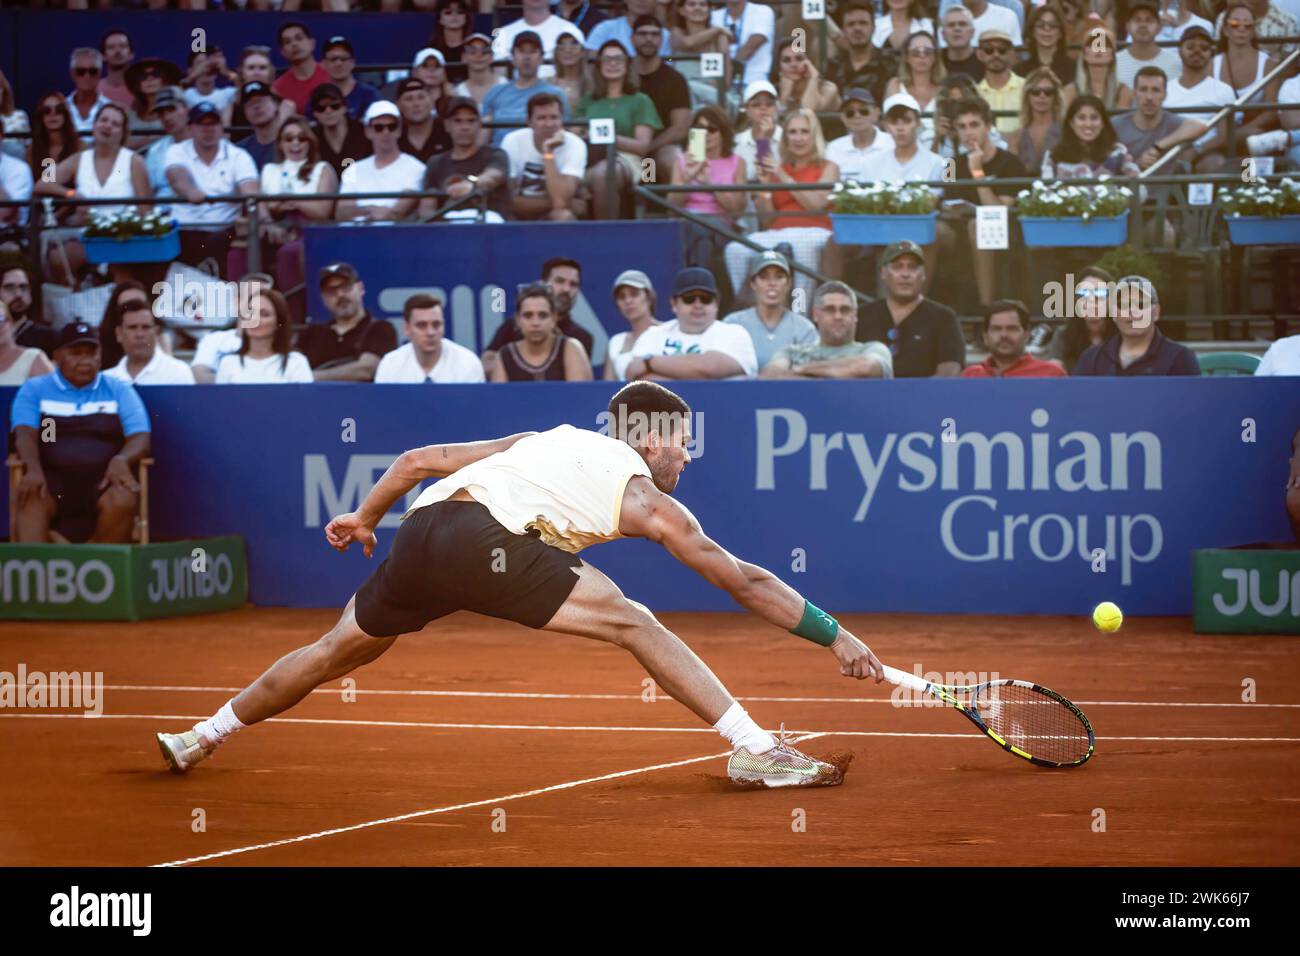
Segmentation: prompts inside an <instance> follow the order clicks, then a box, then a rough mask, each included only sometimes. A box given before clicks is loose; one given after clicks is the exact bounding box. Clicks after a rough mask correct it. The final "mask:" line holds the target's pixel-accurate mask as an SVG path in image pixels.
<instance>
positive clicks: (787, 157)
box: [726, 109, 840, 293]
mask: <svg viewBox="0 0 1300 956" xmlns="http://www.w3.org/2000/svg"><path fill="white" fill-rule="evenodd" d="M780 154H781V155H780V164H779V165H778V163H777V159H776V157H774V156H772V155H770V154H769V155H767V156H766V157H764V158H763V159H761V160H759V163H758V178H759V181H760V182H762V183H764V184H765V185H767V186H768V187H769V189H770V188H771V187H772V186H776V185H779V184H782V183H826V184H828V185H829V184H831V183H834V182H836V181H837V180H838V179H839V176H840V170H839V167H838V166H836V165H835V164H834V163H833V162H830V161H829V160H827V159H826V158H825V157H826V140H825V139H824V138H823V137H822V128H821V124H820V123H819V122H817V116H816V114H814V113H813V112H812V111H811V110H806V109H798V110H794V111H793V112H792V113H790V115H789V116H787V117H786V118H785V135H784V136H783V137H782V138H781V145H780ZM830 197H831V190H830V189H829V188H827V189H816V190H800V191H798V192H790V191H787V190H774V191H768V192H761V193H759V194H758V197H757V199H756V200H755V203H754V205H755V208H756V209H757V210H758V215H759V223H760V225H761V226H762V227H763V229H762V231H760V232H756V233H753V234H752V235H750V237H749V240H750V241H751V242H754V243H757V244H758V245H760V246H762V247H764V248H765V249H771V248H774V247H775V246H776V245H778V244H779V243H782V242H788V243H790V245H791V247H792V249H793V251H794V256H795V259H796V260H797V261H798V263H799V264H800V265H801V266H804V267H805V268H807V269H818V268H819V267H820V265H821V256H822V250H823V249H824V248H825V246H826V243H827V241H828V240H829V239H830V237H831V221H830V217H829V216H828V215H826V210H827V207H828V205H829V204H830ZM751 255H752V253H751V251H750V249H749V247H747V246H743V245H741V244H740V243H738V242H732V243H729V244H728V245H727V248H726V258H727V272H728V275H729V276H730V278H731V287H732V288H733V289H739V288H740V287H741V281H742V280H743V279H744V277H745V270H746V266H747V265H748V264H749V258H750V256H751ZM799 285H800V286H801V287H803V288H804V290H805V293H806V292H807V290H808V288H809V287H810V286H811V280H808V279H806V278H805V277H803V276H801V277H800V279H799Z"/></svg>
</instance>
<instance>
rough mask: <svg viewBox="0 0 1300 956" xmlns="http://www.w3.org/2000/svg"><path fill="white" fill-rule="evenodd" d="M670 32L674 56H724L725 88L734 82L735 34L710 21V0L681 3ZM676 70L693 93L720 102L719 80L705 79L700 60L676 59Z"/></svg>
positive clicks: (674, 13) (678, 2) (675, 9)
mask: <svg viewBox="0 0 1300 956" xmlns="http://www.w3.org/2000/svg"><path fill="white" fill-rule="evenodd" d="M670 26H671V29H670V31H669V33H670V35H671V37H672V45H673V52H674V53H721V54H722V79H723V84H722V87H723V89H726V88H727V87H728V85H730V83H731V32H730V31H729V30H728V29H727V28H726V27H723V26H714V25H713V24H712V23H710V22H709V0H677V6H676V7H674V8H673V16H672V20H671V21H670ZM672 65H673V68H674V69H676V70H677V72H678V73H680V74H681V75H682V76H684V77H686V80H687V82H689V83H690V86H691V91H692V92H693V93H694V94H695V95H696V97H697V98H699V99H701V100H703V101H704V102H707V103H716V102H717V99H718V87H717V85H716V83H717V81H716V80H706V79H703V77H702V76H701V73H700V61H699V60H677V59H674V60H673V63H672Z"/></svg>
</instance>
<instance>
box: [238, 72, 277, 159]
mask: <svg viewBox="0 0 1300 956" xmlns="http://www.w3.org/2000/svg"><path fill="white" fill-rule="evenodd" d="M239 105H240V106H241V107H242V108H243V110H244V115H245V116H247V117H248V125H249V126H251V127H253V132H251V133H250V134H249V135H247V136H245V137H244V138H243V139H240V140H238V141H236V142H235V145H236V146H238V147H239V148H240V149H242V150H243V151H244V152H246V153H248V155H249V156H252V157H253V162H254V163H256V164H257V168H258V170H259V171H260V170H261V169H262V168H263V167H264V166H266V164H267V163H269V162H271V160H272V157H273V156H274V155H275V140H276V135H277V134H278V133H279V132H280V101H279V97H277V96H276V95H275V93H274V92H272V90H271V87H269V86H267V85H266V84H264V83H245V84H244V89H243V90H242V91H241V92H240V94H239Z"/></svg>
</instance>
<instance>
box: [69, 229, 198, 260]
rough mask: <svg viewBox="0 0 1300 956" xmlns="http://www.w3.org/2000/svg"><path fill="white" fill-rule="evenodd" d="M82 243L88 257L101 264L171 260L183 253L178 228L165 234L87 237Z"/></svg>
mask: <svg viewBox="0 0 1300 956" xmlns="http://www.w3.org/2000/svg"><path fill="white" fill-rule="evenodd" d="M81 244H82V245H83V246H84V247H85V249H86V259H87V261H89V262H92V263H94V264H95V265H99V264H100V263H102V262H107V263H117V262H171V261H172V260H173V259H175V258H176V257H177V256H178V255H180V253H181V236H180V233H179V232H177V231H176V229H174V228H173V229H172V231H171V232H169V233H167V234H166V235H164V236H149V237H147V238H146V237H135V238H131V239H106V238H86V237H85V236H82V238H81Z"/></svg>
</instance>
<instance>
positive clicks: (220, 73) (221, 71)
mask: <svg viewBox="0 0 1300 956" xmlns="http://www.w3.org/2000/svg"><path fill="white" fill-rule="evenodd" d="M217 80H227V81H228V82H229V83H230V85H229V86H220V87H219V86H217ZM181 86H183V87H184V88H185V105H186V106H197V105H198V104H199V103H200V102H201V101H203V100H207V101H208V102H209V103H211V104H212V105H213V106H215V107H216V108H217V109H219V110H224V109H225V108H226V107H227V106H229V105H230V103H231V101H232V100H233V99H234V98H235V94H236V93H237V92H238V86H239V74H238V73H236V72H235V71H234V70H231V69H228V68H227V67H226V54H225V53H223V52H222V51H221V48H220V47H213V48H211V49H210V50H196V51H194V52H192V53H191V54H190V57H189V70H188V72H186V74H185V76H184V77H182V78H181Z"/></svg>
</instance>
